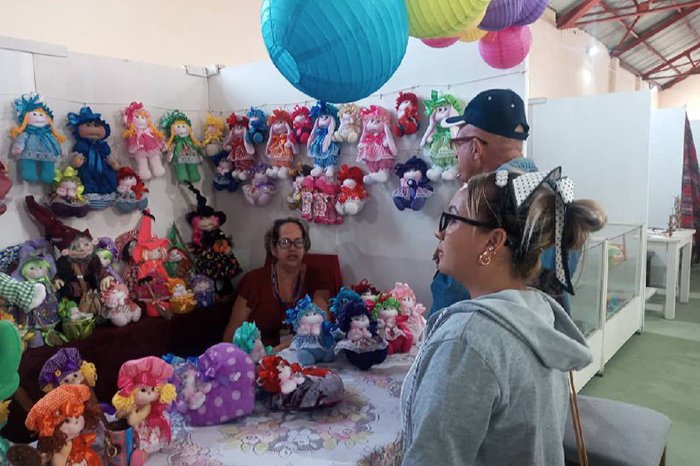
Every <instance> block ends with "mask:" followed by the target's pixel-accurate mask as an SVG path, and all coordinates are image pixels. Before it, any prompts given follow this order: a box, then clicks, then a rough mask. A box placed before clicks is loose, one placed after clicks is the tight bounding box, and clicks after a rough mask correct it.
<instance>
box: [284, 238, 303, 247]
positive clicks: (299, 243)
mask: <svg viewBox="0 0 700 466" xmlns="http://www.w3.org/2000/svg"><path fill="white" fill-rule="evenodd" d="M277 244H278V245H279V247H281V248H282V249H289V248H290V247H292V244H293V245H294V247H295V248H297V249H298V248H303V247H304V246H305V244H306V241H305V240H304V238H297V239H289V238H282V239H281V240H279V241H277Z"/></svg>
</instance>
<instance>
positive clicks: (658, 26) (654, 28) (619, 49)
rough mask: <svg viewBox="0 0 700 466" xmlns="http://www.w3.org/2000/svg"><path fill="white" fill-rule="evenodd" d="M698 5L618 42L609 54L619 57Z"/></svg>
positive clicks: (694, 9)
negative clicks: (631, 37) (637, 34)
mask: <svg viewBox="0 0 700 466" xmlns="http://www.w3.org/2000/svg"><path fill="white" fill-rule="evenodd" d="M697 9H698V7H690V8H685V9H683V10H681V11H680V12H678V13H676V14H674V15H671V16H669V17H668V18H666V19H665V20H663V21H661V22H660V23H657V24H655V25H654V26H652V27H650V28H649V29H647V30H646V31H644V32H642V33H641V34H639V36H637V38H635V39H632V40H629V41H627V42H625V43H624V44H622V43H621V44H620V45H618V46H617V47H614V48H613V49H612V50H611V51H610V55H611V56H613V57H619V56H620V55H622V54H623V53H625V52H627V51H628V50H631V49H633V48H635V47H636V46H638V45H639V44H641V43H642V42H644V41H646V40H649V39H651V38H652V37H653V36H655V35H656V34H658V33H659V32H661V31H663V30H664V29H666V28H668V27H669V26H671V25H673V24H675V23H676V22H678V21H680V20H682V19H683V18H685V17H686V16H688V15H689V14H690V13H692V12H694V11H696V10H697Z"/></svg>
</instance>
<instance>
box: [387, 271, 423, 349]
mask: <svg viewBox="0 0 700 466" xmlns="http://www.w3.org/2000/svg"><path fill="white" fill-rule="evenodd" d="M389 296H391V297H392V298H394V299H396V300H397V301H398V302H399V303H401V314H403V315H406V316H408V319H407V320H406V327H408V329H409V330H410V331H411V335H412V336H413V344H414V345H417V344H418V343H419V342H420V340H421V338H423V332H424V331H425V326H426V321H425V317H424V314H425V306H423V305H422V304H421V303H419V302H418V300H417V299H416V295H415V293H414V292H413V290H412V289H411V287H410V286H408V284H407V283H401V282H396V284H395V285H394V288H392V289H391V290H390V291H389Z"/></svg>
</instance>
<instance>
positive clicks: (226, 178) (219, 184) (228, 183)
mask: <svg viewBox="0 0 700 466" xmlns="http://www.w3.org/2000/svg"><path fill="white" fill-rule="evenodd" d="M211 161H212V163H213V164H214V179H213V180H212V183H211V184H212V187H213V188H214V189H215V190H216V191H228V192H230V193H232V192H234V191H236V190H237V189H238V181H237V180H236V178H234V177H233V170H234V164H233V162H232V161H231V159H229V158H228V153H226V152H224V153H223V154H220V155H215V156H214V157H212V158H211Z"/></svg>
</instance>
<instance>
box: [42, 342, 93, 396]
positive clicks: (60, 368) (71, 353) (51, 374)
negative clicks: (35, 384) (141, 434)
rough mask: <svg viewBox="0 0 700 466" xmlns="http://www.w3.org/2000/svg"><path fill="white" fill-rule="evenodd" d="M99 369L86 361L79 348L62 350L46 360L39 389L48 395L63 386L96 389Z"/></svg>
mask: <svg viewBox="0 0 700 466" xmlns="http://www.w3.org/2000/svg"><path fill="white" fill-rule="evenodd" d="M96 382H97V369H96V368H95V365H94V364H93V363H91V362H88V361H84V360H83V358H82V356H81V355H80V351H78V349H77V348H61V349H59V350H58V351H57V352H56V353H54V355H53V356H51V357H50V358H49V359H47V360H46V362H45V363H44V365H43V366H42V367H41V370H40V371H39V387H41V389H42V390H43V391H44V393H48V392H50V391H51V390H54V389H55V388H57V387H59V386H61V385H85V386H87V387H89V388H90V389H94V388H95V383H96Z"/></svg>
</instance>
